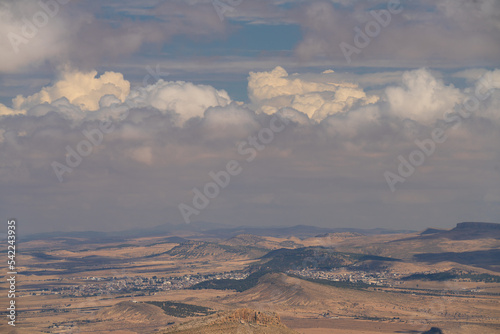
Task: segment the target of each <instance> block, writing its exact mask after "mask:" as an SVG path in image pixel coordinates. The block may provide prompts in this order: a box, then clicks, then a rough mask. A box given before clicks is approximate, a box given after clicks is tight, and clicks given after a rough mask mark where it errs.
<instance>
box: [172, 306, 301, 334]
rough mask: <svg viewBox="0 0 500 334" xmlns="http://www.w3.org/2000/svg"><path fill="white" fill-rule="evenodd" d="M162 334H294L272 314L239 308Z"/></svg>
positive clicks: (187, 323)
mask: <svg viewBox="0 0 500 334" xmlns="http://www.w3.org/2000/svg"><path fill="white" fill-rule="evenodd" d="M163 333H172V334H173V333H175V334H198V333H199V334H231V333H248V334H254V333H255V334H264V333H265V334H296V333H297V332H295V331H293V330H291V329H289V328H287V327H286V326H285V325H283V324H282V323H281V319H280V317H279V316H278V315H277V314H276V313H274V312H263V311H256V310H251V309H248V308H241V309H237V310H233V311H229V312H223V313H218V314H215V315H212V316H208V317H204V318H202V319H195V320H192V321H189V322H186V323H184V324H181V325H178V326H176V327H174V328H172V329H170V330H168V331H166V332H163Z"/></svg>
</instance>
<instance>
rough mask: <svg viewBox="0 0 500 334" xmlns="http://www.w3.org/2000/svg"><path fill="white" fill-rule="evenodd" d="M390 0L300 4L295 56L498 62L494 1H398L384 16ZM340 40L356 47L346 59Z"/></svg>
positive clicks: (357, 61)
mask: <svg viewBox="0 0 500 334" xmlns="http://www.w3.org/2000/svg"><path fill="white" fill-rule="evenodd" d="M389 3H390V2H388V1H375V2H373V1H352V2H346V3H344V4H343V5H337V4H332V3H331V2H328V1H314V2H308V3H304V8H303V10H302V13H303V14H302V15H300V16H298V17H297V21H298V23H299V24H300V25H301V27H302V29H303V34H304V37H303V39H302V41H300V43H299V44H298V45H297V47H296V49H295V51H296V55H297V56H298V57H299V58H300V59H301V60H303V61H311V62H312V61H314V60H319V59H329V60H331V61H338V60H343V61H344V64H345V65H349V64H350V65H351V66H352V65H356V66H360V65H361V66H363V65H364V66H377V67H378V66H385V67H413V68H414V67H419V66H440V67H449V66H450V65H452V66H453V67H458V66H470V64H475V65H476V66H481V65H482V66H497V65H498V58H499V57H500V37H499V36H500V24H498V22H499V18H500V4H499V3H498V1H495V0H477V1H476V0H460V1H454V0H440V1H426V0H425V1H418V2H412V1H401V2H400V3H401V6H399V7H398V8H397V10H396V11H395V12H394V13H393V14H389V15H387V14H388V13H389V12H388V4H389ZM373 10H375V11H376V12H378V13H379V14H380V13H381V12H380V11H381V10H385V11H386V12H385V14H384V16H382V17H381V16H380V15H379V16H377V15H375V16H374V15H373V12H372V11H373ZM379 22H382V23H383V24H381V23H379ZM367 27H368V28H370V27H371V28H370V29H372V31H373V32H372V33H370V32H369V31H368V30H369V29H367ZM374 27H378V29H376V28H374ZM363 35H364V37H359V36H363ZM356 38H358V44H356V40H355V39H356ZM359 41H361V42H359ZM464 41H467V42H466V43H464ZM341 43H347V44H349V45H350V46H352V47H356V48H357V51H356V52H355V53H351V54H350V57H349V58H350V60H351V62H348V60H347V58H346V57H345V55H344V52H343V50H342V48H341V47H340V45H341Z"/></svg>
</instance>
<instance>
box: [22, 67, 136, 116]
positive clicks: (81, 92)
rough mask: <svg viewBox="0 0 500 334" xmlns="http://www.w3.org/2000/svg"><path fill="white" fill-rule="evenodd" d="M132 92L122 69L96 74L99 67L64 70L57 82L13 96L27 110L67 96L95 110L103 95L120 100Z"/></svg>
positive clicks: (88, 108) (70, 101)
mask: <svg viewBox="0 0 500 334" xmlns="http://www.w3.org/2000/svg"><path fill="white" fill-rule="evenodd" d="M129 92H130V83H129V82H128V81H127V80H125V79H124V78H123V75H122V74H121V73H116V72H105V73H103V74H102V75H101V76H99V77H98V76H97V71H91V72H79V71H74V70H65V71H63V72H62V74H61V78H59V79H58V80H57V82H56V83H55V84H54V85H52V86H48V87H44V88H42V90H41V91H40V92H38V93H36V94H33V95H31V96H28V97H23V96H21V95H18V96H17V97H16V98H14V99H13V101H12V102H13V107H14V108H15V109H17V110H27V109H30V108H32V107H34V106H36V105H39V104H43V103H48V104H51V103H52V102H54V101H56V100H58V99H61V98H66V99H67V100H68V101H69V103H71V104H72V105H74V106H77V107H79V108H80V109H81V110H83V111H96V110H98V109H99V107H100V105H99V102H100V100H101V98H103V97H105V96H107V97H108V98H107V99H109V96H113V97H114V98H116V99H118V100H119V101H121V102H124V101H125V98H126V97H127V96H128V94H129Z"/></svg>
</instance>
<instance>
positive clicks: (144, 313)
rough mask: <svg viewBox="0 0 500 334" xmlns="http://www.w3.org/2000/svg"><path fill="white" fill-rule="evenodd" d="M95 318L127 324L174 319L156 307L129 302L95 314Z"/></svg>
mask: <svg viewBox="0 0 500 334" xmlns="http://www.w3.org/2000/svg"><path fill="white" fill-rule="evenodd" d="M97 318H99V319H103V320H107V319H111V320H113V321H127V322H144V323H151V322H160V321H161V322H165V321H167V322H170V321H173V320H172V319H175V318H173V317H169V316H167V315H166V314H165V312H163V310H162V309H161V308H159V307H158V306H154V305H151V304H145V303H135V302H131V301H124V302H120V303H118V304H115V305H113V306H111V307H110V308H107V309H104V310H102V311H99V312H98V313H97Z"/></svg>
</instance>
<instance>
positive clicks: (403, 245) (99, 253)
mask: <svg viewBox="0 0 500 334" xmlns="http://www.w3.org/2000/svg"><path fill="white" fill-rule="evenodd" d="M363 232H364V233H363ZM396 232H398V231H396ZM139 234H141V233H139ZM18 248H19V250H18V256H17V262H18V271H19V274H20V275H19V276H18V282H17V289H18V291H17V304H18V320H17V326H16V327H14V328H12V327H11V326H7V325H6V324H4V323H2V327H1V328H0V332H2V333H124V334H125V333H130V334H131V333H303V334H313V333H339V334H354V333H370V334H375V333H423V332H425V331H428V330H430V329H431V328H432V327H435V329H434V330H437V329H438V328H439V329H440V330H441V331H442V333H464V334H465V333H476V334H480V333H485V334H486V333H499V332H500V321H499V319H500V262H499V260H498V259H499V258H500V225H499V224H487V223H461V224H458V225H457V227H455V228H453V229H451V230H438V229H427V230H425V231H420V232H406V233H404V232H402V233H401V231H399V233H394V231H386V230H365V231H361V230H359V231H355V230H353V229H338V230H331V231H328V230H327V229H320V228H315V227H308V226H296V227H291V228H283V229H279V228H275V229H272V228H269V229H265V228H262V229H256V228H254V229H251V228H250V229H245V228H235V229H229V230H223V229H219V230H217V229H214V230H206V231H189V230H182V229H180V230H177V231H176V230H175V229H173V230H172V231H162V230H161V229H158V230H154V229H153V230H150V231H143V233H142V236H140V237H137V236H131V235H126V234H124V235H116V236H112V235H111V234H101V235H100V236H98V235H93V234H92V233H87V234H86V233H80V234H78V233H76V234H74V235H55V236H54V235H53V236H48V235H45V236H43V235H42V236H34V237H32V238H31V240H26V241H24V242H20V243H19V246H18ZM2 281H3V282H5V279H2ZM2 289H3V290H4V292H2V295H5V290H6V286H5V285H3V286H2ZM3 313H5V311H4V312H3ZM429 333H434V332H429ZM435 333H438V332H435Z"/></svg>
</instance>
